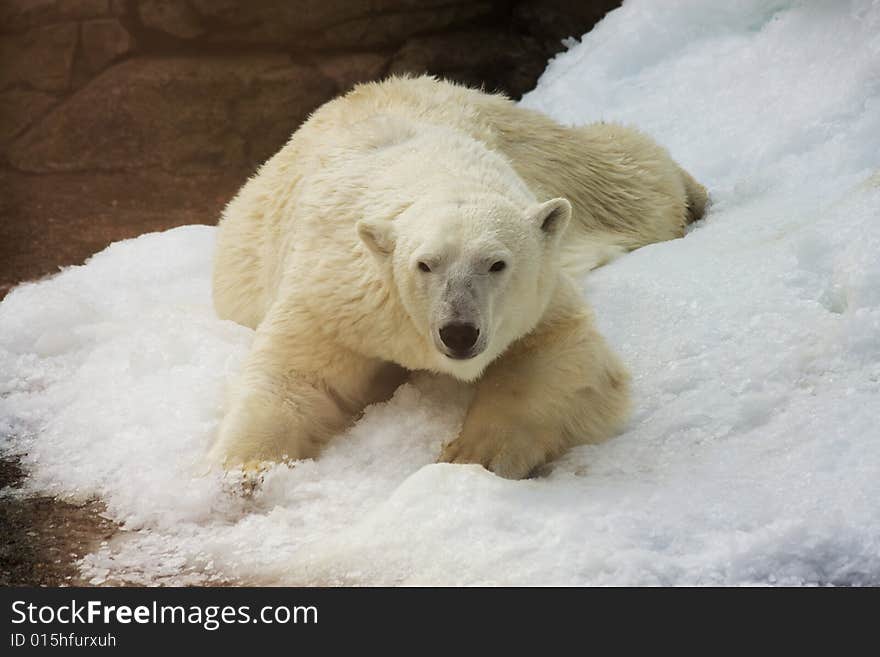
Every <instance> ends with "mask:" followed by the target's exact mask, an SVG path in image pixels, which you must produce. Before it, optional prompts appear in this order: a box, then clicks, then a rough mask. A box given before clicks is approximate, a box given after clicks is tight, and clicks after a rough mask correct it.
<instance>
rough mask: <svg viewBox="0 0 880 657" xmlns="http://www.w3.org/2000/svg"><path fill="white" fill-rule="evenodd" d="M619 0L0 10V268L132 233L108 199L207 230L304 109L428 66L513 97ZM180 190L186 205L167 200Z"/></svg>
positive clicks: (236, 1) (131, 0)
mask: <svg viewBox="0 0 880 657" xmlns="http://www.w3.org/2000/svg"><path fill="white" fill-rule="evenodd" d="M617 4H618V2H615V1H608V0H604V1H602V0H593V1H583V2H578V1H576V0H534V1H531V2H528V1H525V0H476V1H464V0H289V1H286V2H285V1H282V0H263V1H253V2H248V1H246V0H3V1H2V2H0V185H2V189H0V192H2V195H0V213H2V216H3V217H4V219H3V223H4V224H5V226H0V267H4V266H5V267H6V268H7V269H8V268H9V267H10V266H12V267H16V266H19V265H15V262H19V263H20V261H21V258H22V257H25V259H26V255H27V254H26V251H27V247H28V244H27V243H26V242H28V241H30V242H32V243H35V242H34V241H35V240H36V241H37V242H39V241H40V240H42V242H41V243H45V240H46V238H45V236H44V235H43V233H44V232H45V231H44V230H43V228H44V226H43V225H42V223H41V222H43V223H45V222H51V221H55V222H56V224H58V225H59V226H60V225H63V224H64V223H65V222H68V221H69V222H72V223H71V225H82V226H88V225H89V223H88V222H89V220H88V219H87V217H98V219H95V220H94V221H96V222H98V223H100V222H101V221H103V222H104V224H106V226H105V228H106V227H107V226H111V227H112V230H110V232H107V230H105V231H104V233H102V234H101V235H100V236H99V237H97V238H96V239H95V240H91V241H90V240H88V239H86V240H85V244H87V246H84V247H83V249H81V250H80V251H77V252H76V255H75V256H67V255H63V256H60V259H59V263H63V262H68V261H71V260H73V261H75V260H77V259H81V258H82V257H84V256H85V255H87V253H84V252H81V251H84V249H86V248H89V249H94V248H99V247H100V246H101V245H102V243H103V242H105V241H106V240H108V239H112V238H118V237H119V236H120V235H121V236H126V235H128V234H133V232H134V230H135V229H141V228H143V225H144V220H143V217H141V219H140V220H134V219H132V216H133V215H131V213H128V214H126V213H125V212H120V211H118V208H119V206H120V205H122V206H132V207H138V208H140V211H141V213H142V214H143V213H146V214H145V215H144V216H147V215H149V216H152V217H153V219H150V220H149V221H147V222H146V223H147V225H150V226H153V225H155V226H157V227H167V226H171V225H176V224H179V223H185V222H190V221H202V222H205V223H211V222H213V221H215V220H216V216H217V212H218V211H219V209H220V207H221V206H222V203H223V202H225V200H227V199H228V198H229V197H230V196H231V195H232V194H233V193H234V192H235V190H236V189H237V187H238V186H239V184H240V183H241V181H242V180H243V178H244V176H246V175H247V174H248V173H250V172H252V171H253V169H254V168H255V167H256V166H257V165H258V164H259V163H260V162H262V161H263V160H265V159H266V158H267V157H268V156H270V155H271V154H272V153H274V152H275V151H276V150H277V149H278V148H279V147H280V146H281V145H282V144H283V143H284V142H285V141H286V139H287V137H288V136H289V135H290V133H291V132H292V131H293V130H294V129H295V128H296V127H297V125H299V123H300V122H301V121H302V120H303V119H304V118H305V117H306V116H307V115H308V114H309V112H311V111H312V110H313V109H314V108H315V107H317V106H318V105H320V104H321V103H323V102H325V101H326V100H328V99H330V98H332V97H333V96H335V95H337V94H339V93H341V92H344V91H345V90H347V89H349V88H350V87H351V86H352V85H354V84H355V83H357V82H360V81H365V80H372V79H377V78H380V77H382V76H384V75H387V74H389V73H401V72H414V73H422V72H429V73H434V74H438V75H441V76H444V77H448V78H452V79H455V80H460V81H464V82H467V83H471V84H476V85H484V86H485V88H487V89H490V90H503V91H506V92H507V93H509V94H510V95H512V96H514V97H518V96H519V95H521V94H522V93H523V92H525V91H527V90H529V89H531V88H532V87H533V86H534V84H535V82H536V81H537V78H538V76H539V75H540V73H541V71H542V70H543V69H544V67H545V65H546V62H547V59H548V58H549V57H551V56H552V55H553V54H554V53H555V52H558V51H559V50H561V49H562V48H563V46H562V39H563V38H565V37H571V36H574V37H577V36H580V35H581V34H583V33H585V32H586V31H588V30H589V29H590V27H591V26H592V25H593V24H594V23H595V22H596V21H597V20H598V19H599V18H601V17H602V16H603V15H604V14H605V13H606V12H607V11H608V10H609V9H611V8H613V7H614V6H616V5H617ZM203 179H205V180H211V181H213V184H212V185H210V188H209V189H205V190H202V188H201V185H202V182H201V181H202V180H203ZM169 188H171V189H169ZM155 189H162V190H164V189H169V191H168V193H166V194H159V195H158V196H157V195H156V194H152V193H151V195H150V196H146V195H145V194H146V191H145V190H155ZM194 189H195V190H196V191H195V192H194V195H193V192H192V190H194ZM184 195H185V196H186V197H187V199H188V202H187V203H184V204H183V205H184V206H185V207H188V208H189V210H186V211H184V210H182V209H181V207H180V204H178V203H175V204H173V205H172V203H171V201H170V200H169V199H178V198H179V197H181V196H184ZM162 197H164V198H162ZM78 198H79V199H81V200H80V201H79V202H77V201H76V199H78ZM138 199H140V201H141V202H139V201H138ZM193 208H198V209H200V212H199V214H195V215H194V214H193V212H194V211H193ZM115 209H116V210H115ZM84 213H85V214H84ZM64 214H67V215H68V216H67V217H65V216H62V215H64ZM55 215H58V216H55ZM77 221H79V224H77ZM9 222H13V223H12V224H10V223H9ZM15 222H18V223H17V224H16V223H15ZM127 222H128V223H130V224H132V226H131V229H128V228H126V226H127V225H128V223H127ZM18 224H21V225H18ZM25 224H26V225H25ZM104 224H102V225H104ZM25 229H26V230H25ZM22 230H25V232H24V233H22V232H21V231H22ZM59 232H60V233H61V234H63V231H59ZM99 232H100V231H99ZM68 239H69V236H68ZM13 240H16V241H17V242H18V243H17V244H15V246H14V247H12V246H10V241H13ZM4 242H5V244H4ZM37 246H39V245H37ZM44 247H45V248H44V249H43V250H44V251H45V252H47V253H52V250H53V249H52V247H51V245H49V246H45V244H44ZM58 248H59V249H61V247H58ZM62 250H63V249H62ZM10 251H14V253H10ZM22 251H24V255H23V254H22ZM4 255H5V256H7V257H6V259H5V261H4ZM10 258H11V259H12V261H13V264H12V265H9V262H10ZM16 258H18V261H16V260H15V259H16ZM44 259H45V257H44ZM25 269H26V270H27V271H25V272H19V273H18V274H17V275H15V276H13V277H12V278H13V279H15V280H20V279H21V278H25V277H28V276H31V275H34V271H35V270H34V271H32V268H30V269H29V268H28V267H25ZM37 269H39V268H37ZM42 269H43V270H45V269H46V267H42ZM4 277H5V278H6V279H7V280H8V279H10V276H9V274H8V272H6V271H4ZM2 284H3V281H2V280H0V286H2Z"/></svg>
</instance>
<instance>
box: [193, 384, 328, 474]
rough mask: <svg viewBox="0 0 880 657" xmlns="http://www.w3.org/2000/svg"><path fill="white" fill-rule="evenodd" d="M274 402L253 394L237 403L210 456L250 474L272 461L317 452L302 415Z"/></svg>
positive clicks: (227, 416)
mask: <svg viewBox="0 0 880 657" xmlns="http://www.w3.org/2000/svg"><path fill="white" fill-rule="evenodd" d="M273 402H274V400H272V399H271V398H270V399H266V398H261V397H258V396H252V397H249V398H245V399H243V400H240V401H239V402H238V403H236V404H235V405H234V406H233V407H232V408H231V409H230V410H229V412H228V413H227V414H226V417H224V418H223V422H222V423H221V425H220V431H219V433H218V436H217V442H216V443H215V444H214V446H213V447H212V449H211V451H210V453H209V460H210V461H211V462H213V463H217V464H220V465H223V466H224V467H226V468H239V467H240V468H242V470H243V471H244V472H245V473H246V474H249V473H254V472H256V473H259V472H261V471H263V470H265V469H266V467H267V466H268V465H269V464H270V463H277V462H280V461H287V460H298V459H303V458H309V457H311V456H314V455H315V454H316V453H317V451H318V446H317V445H316V444H315V442H314V441H313V440H311V438H310V436H309V435H308V434H307V433H306V432H303V431H302V428H301V425H302V422H300V421H299V420H300V418H299V417H298V416H297V415H296V414H295V413H293V412H292V411H291V410H290V409H289V408H287V407H286V406H285V405H284V404H283V403H273Z"/></svg>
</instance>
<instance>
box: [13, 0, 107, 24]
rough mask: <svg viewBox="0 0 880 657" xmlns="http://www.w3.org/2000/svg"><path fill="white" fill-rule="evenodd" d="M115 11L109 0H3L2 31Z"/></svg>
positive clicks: (94, 16) (105, 14) (75, 19)
mask: <svg viewBox="0 0 880 657" xmlns="http://www.w3.org/2000/svg"><path fill="white" fill-rule="evenodd" d="M110 15H113V8H112V7H111V4H110V2H109V0H3V2H0V32H20V31H23V30H27V29H29V28H32V27H36V26H39V25H48V24H50V23H64V22H70V21H77V20H84V19H88V18H102V17H104V16H110Z"/></svg>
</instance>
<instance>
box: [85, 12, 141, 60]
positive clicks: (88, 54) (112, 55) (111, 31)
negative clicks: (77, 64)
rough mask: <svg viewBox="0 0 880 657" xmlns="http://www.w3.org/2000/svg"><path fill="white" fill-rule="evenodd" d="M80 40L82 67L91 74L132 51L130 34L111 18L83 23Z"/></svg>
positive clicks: (132, 40)
mask: <svg viewBox="0 0 880 657" xmlns="http://www.w3.org/2000/svg"><path fill="white" fill-rule="evenodd" d="M81 40H82V41H81V49H82V59H83V66H84V67H85V70H86V71H88V72H89V73H92V74H94V73H99V72H100V71H102V70H104V69H105V68H106V67H107V65H108V64H110V63H111V62H113V61H114V60H116V59H119V58H120V57H122V56H123V55H126V54H128V53H130V52H131V51H132V50H134V39H132V36H131V34H129V32H128V30H126V29H125V28H124V27H123V26H122V23H120V22H119V21H118V20H116V19H113V18H108V19H102V20H93V21H86V22H84V23H83V24H82V32H81Z"/></svg>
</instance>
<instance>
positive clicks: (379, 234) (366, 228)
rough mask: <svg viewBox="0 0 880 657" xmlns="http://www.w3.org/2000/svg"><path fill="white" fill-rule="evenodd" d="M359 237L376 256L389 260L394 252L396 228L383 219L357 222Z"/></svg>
mask: <svg viewBox="0 0 880 657" xmlns="http://www.w3.org/2000/svg"><path fill="white" fill-rule="evenodd" d="M357 232H358V237H360V238H361V241H362V242H363V243H364V244H365V245H366V246H367V248H368V249H370V251H372V252H373V254H374V255H376V256H378V257H379V258H387V257H388V256H390V255H391V253H392V252H393V251H394V226H392V225H391V222H390V221H384V220H382V219H374V220H370V219H361V220H360V221H359V222H357Z"/></svg>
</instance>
